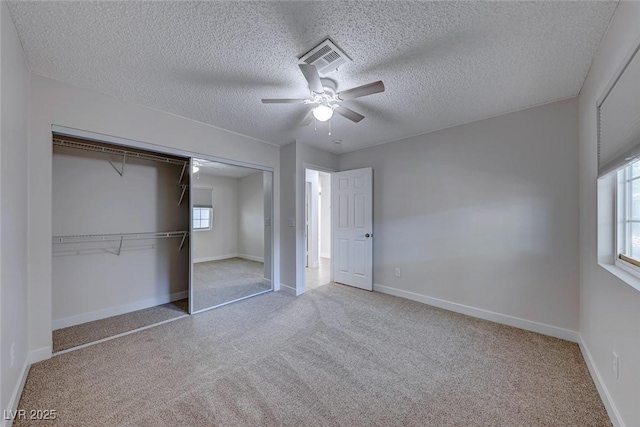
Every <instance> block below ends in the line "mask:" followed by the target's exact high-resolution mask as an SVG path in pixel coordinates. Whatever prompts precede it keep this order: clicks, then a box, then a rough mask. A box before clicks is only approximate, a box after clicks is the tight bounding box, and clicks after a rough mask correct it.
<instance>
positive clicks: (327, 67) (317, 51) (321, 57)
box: [300, 39, 351, 74]
mask: <svg viewBox="0 0 640 427" xmlns="http://www.w3.org/2000/svg"><path fill="white" fill-rule="evenodd" d="M348 62H351V59H349V57H348V56H347V55H346V54H345V53H344V52H343V51H341V50H340V49H338V47H337V46H336V45H335V44H333V42H332V41H331V40H329V39H326V40H325V41H323V42H322V43H320V44H319V45H318V46H316V47H314V48H313V49H311V50H310V51H309V52H307V53H306V54H304V55H303V56H302V57H301V58H300V63H301V64H303V63H304V64H309V65H315V66H316V68H317V69H318V73H320V74H327V73H330V72H331V71H333V70H335V69H337V68H338V67H340V66H342V65H344V64H346V63H348Z"/></svg>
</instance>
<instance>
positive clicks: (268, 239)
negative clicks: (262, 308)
mask: <svg viewBox="0 0 640 427" xmlns="http://www.w3.org/2000/svg"><path fill="white" fill-rule="evenodd" d="M272 175H273V173H272V172H270V171H264V170H260V169H253V168H248V167H244V166H237V165H233V164H228V163H222V162H218V161H211V160H205V159H192V160H191V181H190V182H191V198H190V200H191V205H192V206H191V230H190V233H191V234H190V235H191V236H192V238H191V261H192V266H191V267H192V274H191V301H192V307H191V312H192V313H197V312H198V311H202V310H206V309H209V308H213V307H217V306H220V305H224V304H227V303H229V302H232V301H237V300H240V299H243V298H247V297H250V296H254V295H258V294H261V293H264V292H267V291H270V290H271V289H272V232H271V228H272V227H271V223H272V219H271V217H272V214H271V212H272V182H273V177H272Z"/></svg>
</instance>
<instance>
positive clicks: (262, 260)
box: [236, 254, 264, 262]
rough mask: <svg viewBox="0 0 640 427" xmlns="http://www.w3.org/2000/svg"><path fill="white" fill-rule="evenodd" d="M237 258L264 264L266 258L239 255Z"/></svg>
mask: <svg viewBox="0 0 640 427" xmlns="http://www.w3.org/2000/svg"><path fill="white" fill-rule="evenodd" d="M236 256H237V257H238V258H242V259H248V260H249V261H258V262H264V257H259V256H253V255H245V254H238V255H236Z"/></svg>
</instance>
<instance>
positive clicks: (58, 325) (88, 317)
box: [53, 291, 189, 331]
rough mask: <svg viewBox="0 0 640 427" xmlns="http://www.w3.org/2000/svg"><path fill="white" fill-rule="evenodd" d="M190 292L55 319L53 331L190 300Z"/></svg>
mask: <svg viewBox="0 0 640 427" xmlns="http://www.w3.org/2000/svg"><path fill="white" fill-rule="evenodd" d="M188 297H189V291H182V292H176V293H173V294H170V295H163V296H159V297H154V298H148V299H145V300H142V301H136V302H133V303H130V304H125V305H119V306H117V307H109V308H105V309H102V310H96V311H92V312H90V313H83V314H78V315H76V316H70V317H65V318H63V319H55V320H54V321H53V330H54V331H55V330H56V329H62V328H68V327H69V326H75V325H79V324H81V323H87V322H93V321H94V320H100V319H105V318H107V317H112V316H118V315H120V314H125V313H129V312H132V311H136V310H143V309H145V308H149V307H155V306H157V305H162V304H167V303H170V302H172V301H177V300H180V299H184V298H188Z"/></svg>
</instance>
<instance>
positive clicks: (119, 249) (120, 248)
mask: <svg viewBox="0 0 640 427" xmlns="http://www.w3.org/2000/svg"><path fill="white" fill-rule="evenodd" d="M122 239H123V237H122V236H120V246H118V253H116V255H118V256H120V252H122Z"/></svg>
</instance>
